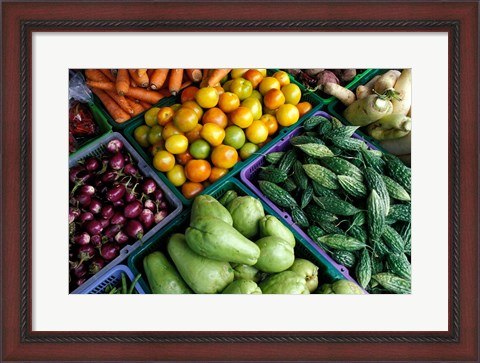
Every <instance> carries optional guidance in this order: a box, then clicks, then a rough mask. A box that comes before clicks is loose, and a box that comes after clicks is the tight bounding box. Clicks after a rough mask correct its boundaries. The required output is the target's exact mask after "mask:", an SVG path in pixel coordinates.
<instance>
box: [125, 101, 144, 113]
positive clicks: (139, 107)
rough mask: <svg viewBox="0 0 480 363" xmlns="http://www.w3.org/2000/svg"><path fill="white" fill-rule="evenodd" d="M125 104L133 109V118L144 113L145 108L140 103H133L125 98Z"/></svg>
mask: <svg viewBox="0 0 480 363" xmlns="http://www.w3.org/2000/svg"><path fill="white" fill-rule="evenodd" d="M127 102H128V104H129V105H130V107H131V108H132V109H133V116H137V115H138V114H141V113H142V112H143V111H145V108H144V107H143V106H142V105H141V104H140V103H137V102H135V101H134V100H132V99H131V98H127Z"/></svg>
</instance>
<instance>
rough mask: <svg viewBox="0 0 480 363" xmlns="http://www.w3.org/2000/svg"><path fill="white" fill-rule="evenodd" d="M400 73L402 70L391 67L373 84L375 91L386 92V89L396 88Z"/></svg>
mask: <svg viewBox="0 0 480 363" xmlns="http://www.w3.org/2000/svg"><path fill="white" fill-rule="evenodd" d="M400 74H401V72H400V71H398V70H396V69H391V70H389V71H387V72H385V73H384V74H382V75H381V76H380V77H379V78H378V79H377V81H376V82H375V84H374V86H373V88H374V89H375V92H378V93H384V92H385V91H386V90H388V89H392V88H394V86H395V82H397V80H398V78H399V77H400Z"/></svg>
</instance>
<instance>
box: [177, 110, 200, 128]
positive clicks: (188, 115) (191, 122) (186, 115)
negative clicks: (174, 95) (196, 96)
mask: <svg viewBox="0 0 480 363" xmlns="http://www.w3.org/2000/svg"><path fill="white" fill-rule="evenodd" d="M173 124H174V125H175V127H176V128H177V129H178V130H179V131H181V132H188V131H191V130H193V129H194V128H195V126H197V124H198V116H197V114H196V112H195V111H194V110H192V109H191V108H188V107H181V108H180V109H179V110H178V111H177V112H175V114H174V115H173Z"/></svg>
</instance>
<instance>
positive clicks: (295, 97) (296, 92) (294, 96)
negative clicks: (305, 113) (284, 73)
mask: <svg viewBox="0 0 480 363" xmlns="http://www.w3.org/2000/svg"><path fill="white" fill-rule="evenodd" d="M281 91H282V93H283V94H284V96H285V103H289V104H291V105H296V104H297V103H299V102H300V99H301V98H302V91H301V90H300V87H298V86H297V85H296V84H295V83H290V84H287V85H285V86H283V87H282V88H281Z"/></svg>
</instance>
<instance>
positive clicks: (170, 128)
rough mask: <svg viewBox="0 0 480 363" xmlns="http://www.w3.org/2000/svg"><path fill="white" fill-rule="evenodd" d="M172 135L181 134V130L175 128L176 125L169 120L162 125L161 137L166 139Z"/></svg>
mask: <svg viewBox="0 0 480 363" xmlns="http://www.w3.org/2000/svg"><path fill="white" fill-rule="evenodd" d="M172 135H183V132H182V131H180V130H179V129H177V127H176V126H175V125H174V124H173V121H172V122H169V123H168V124H166V125H165V126H164V127H163V131H162V137H163V139H164V140H167V139H168V138H169V137H170V136H172Z"/></svg>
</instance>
